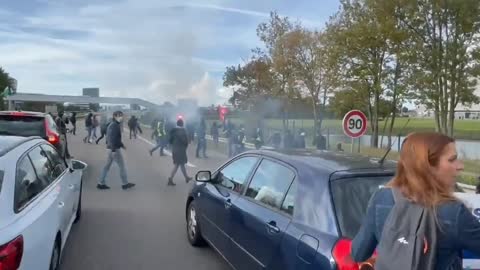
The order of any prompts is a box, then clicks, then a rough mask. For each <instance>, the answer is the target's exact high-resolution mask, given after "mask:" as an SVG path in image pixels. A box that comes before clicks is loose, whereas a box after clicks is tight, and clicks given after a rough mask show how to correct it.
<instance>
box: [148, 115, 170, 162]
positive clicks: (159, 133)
mask: <svg viewBox="0 0 480 270" xmlns="http://www.w3.org/2000/svg"><path fill="white" fill-rule="evenodd" d="M153 136H154V137H155V140H156V142H157V145H156V146H155V147H154V148H152V149H150V151H149V152H150V156H151V155H153V152H155V151H156V150H157V149H159V148H160V156H162V157H163V156H165V153H164V149H165V146H166V145H167V131H166V129H165V118H162V119H160V121H158V122H157V125H156V128H155V130H154V131H153Z"/></svg>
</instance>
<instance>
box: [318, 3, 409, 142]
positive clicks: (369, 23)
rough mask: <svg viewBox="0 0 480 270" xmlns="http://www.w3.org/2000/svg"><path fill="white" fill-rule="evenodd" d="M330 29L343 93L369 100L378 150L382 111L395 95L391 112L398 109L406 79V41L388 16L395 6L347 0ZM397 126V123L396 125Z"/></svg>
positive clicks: (331, 23) (368, 108)
mask: <svg viewBox="0 0 480 270" xmlns="http://www.w3.org/2000/svg"><path fill="white" fill-rule="evenodd" d="M341 3H342V7H341V9H340V11H339V12H338V13H337V14H336V15H335V16H333V17H332V18H331V20H330V22H329V23H328V25H327V30H326V31H327V32H328V33H329V41H330V42H331V43H332V44H333V45H332V46H330V48H332V50H333V53H332V55H333V56H334V58H336V62H337V65H338V66H339V67H340V68H339V69H337V70H338V78H339V80H340V81H341V83H339V84H338V85H340V86H341V88H340V89H344V90H349V91H354V92H355V93H357V94H358V95H359V96H362V97H364V98H365V101H366V102H367V108H366V112H367V115H368V117H369V119H370V127H371V132H372V141H371V145H372V146H373V147H378V142H379V140H378V139H379V136H378V135H379V120H380V118H381V115H380V110H381V109H382V103H383V101H382V100H384V99H385V98H386V97H387V93H391V97H390V99H391V101H390V102H391V103H392V107H391V112H393V114H395V111H396V110H395V108H397V107H398V102H399V99H398V97H399V93H400V91H399V90H400V89H401V88H400V87H399V85H398V82H400V79H401V78H402V76H403V69H402V68H401V63H402V61H401V60H402V58H401V54H400V52H401V48H400V47H399V46H398V44H399V43H401V42H402V41H403V40H402V39H405V38H404V37H403V36H402V33H401V32H400V30H399V28H398V27H397V21H398V20H395V17H391V16H386V14H387V13H386V11H389V10H391V9H392V8H393V7H394V6H393V5H391V4H389V3H390V2H389V1H388V0H349V1H348V0H344V1H341ZM392 122H393V121H392Z"/></svg>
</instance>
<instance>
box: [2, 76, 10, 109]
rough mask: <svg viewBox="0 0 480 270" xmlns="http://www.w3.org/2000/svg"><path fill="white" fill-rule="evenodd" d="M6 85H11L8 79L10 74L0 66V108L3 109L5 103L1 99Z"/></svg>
mask: <svg viewBox="0 0 480 270" xmlns="http://www.w3.org/2000/svg"><path fill="white" fill-rule="evenodd" d="M7 87H12V82H11V80H10V76H9V75H8V73H7V72H6V71H5V70H4V69H3V68H1V67H0V93H1V94H0V110H4V109H5V103H4V101H3V96H4V95H3V94H4V93H3V91H4V90H5V89H6V88H7Z"/></svg>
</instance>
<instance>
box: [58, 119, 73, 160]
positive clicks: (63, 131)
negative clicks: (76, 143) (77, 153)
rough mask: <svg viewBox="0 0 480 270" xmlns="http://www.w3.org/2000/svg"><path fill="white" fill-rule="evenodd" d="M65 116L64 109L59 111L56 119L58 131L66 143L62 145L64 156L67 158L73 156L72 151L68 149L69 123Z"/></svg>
mask: <svg viewBox="0 0 480 270" xmlns="http://www.w3.org/2000/svg"><path fill="white" fill-rule="evenodd" d="M66 121H68V120H65V118H64V114H63V112H62V111H60V112H58V115H57V118H56V119H55V124H56V125H57V128H58V131H59V133H60V136H61V137H62V141H63V142H64V144H63V145H62V153H61V154H62V157H65V158H66V159H70V158H72V157H71V156H70V152H69V151H68V142H67V123H66Z"/></svg>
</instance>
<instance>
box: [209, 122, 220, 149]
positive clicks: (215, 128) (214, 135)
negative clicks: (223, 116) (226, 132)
mask: <svg viewBox="0 0 480 270" xmlns="http://www.w3.org/2000/svg"><path fill="white" fill-rule="evenodd" d="M210 135H212V139H213V143H214V144H215V147H216V148H218V142H219V138H220V134H219V132H218V125H217V122H213V124H212V128H211V129H210Z"/></svg>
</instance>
